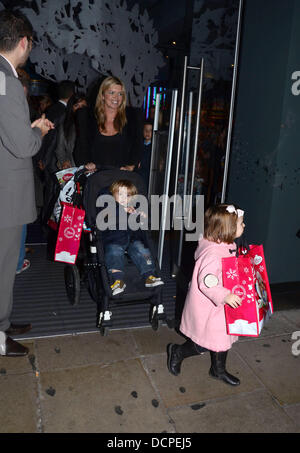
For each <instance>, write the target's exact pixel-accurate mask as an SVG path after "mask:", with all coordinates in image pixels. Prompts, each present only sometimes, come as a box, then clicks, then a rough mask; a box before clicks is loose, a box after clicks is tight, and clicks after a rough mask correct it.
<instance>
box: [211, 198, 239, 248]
mask: <svg viewBox="0 0 300 453" xmlns="http://www.w3.org/2000/svg"><path fill="white" fill-rule="evenodd" d="M228 206H229V205H228V204H218V205H215V206H210V207H209V208H208V209H207V210H206V211H205V214H204V238H205V239H208V240H209V241H213V242H225V243H227V244H232V243H233V241H234V239H235V235H236V228H237V219H238V216H237V214H235V213H234V212H233V213H230V212H228V211H227V209H226V208H227V207H228ZM234 207H235V208H236V209H238V206H237V205H234Z"/></svg>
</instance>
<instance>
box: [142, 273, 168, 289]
mask: <svg viewBox="0 0 300 453" xmlns="http://www.w3.org/2000/svg"><path fill="white" fill-rule="evenodd" d="M159 285H164V282H163V281H162V279H161V278H160V277H154V275H149V277H148V278H147V280H146V281H145V286H146V287H147V288H154V286H159Z"/></svg>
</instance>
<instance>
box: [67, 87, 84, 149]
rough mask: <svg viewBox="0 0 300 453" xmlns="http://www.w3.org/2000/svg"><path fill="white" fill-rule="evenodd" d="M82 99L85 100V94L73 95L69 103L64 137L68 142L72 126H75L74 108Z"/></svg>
mask: <svg viewBox="0 0 300 453" xmlns="http://www.w3.org/2000/svg"><path fill="white" fill-rule="evenodd" d="M81 99H85V96H84V94H80V93H76V94H73V95H72V96H71V97H70V99H69V101H68V104H67V108H66V115H65V119H64V135H65V138H66V140H67V141H68V140H69V139H70V136H71V133H72V126H73V125H75V113H74V112H73V107H74V104H76V103H77V102H78V101H80V100H81Z"/></svg>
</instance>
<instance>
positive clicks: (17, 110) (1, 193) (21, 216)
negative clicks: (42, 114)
mask: <svg viewBox="0 0 300 453" xmlns="http://www.w3.org/2000/svg"><path fill="white" fill-rule="evenodd" d="M0 71H1V81H2V83H3V80H4V82H5V85H4V86H1V90H0V93H1V94H0V228H9V227H14V226H17V225H24V224H27V223H31V222H33V221H34V220H35V219H36V207H35V194H34V178H33V167H32V156H34V155H35V154H36V153H37V152H38V150H39V148H40V146H41V143H42V134H41V131H40V130H39V129H38V128H31V123H30V117H29V108H28V102H27V99H26V97H25V93H24V89H23V87H22V84H21V83H20V81H19V80H18V79H17V78H16V77H15V76H14V73H13V71H12V68H11V67H10V65H9V63H8V62H7V61H6V60H5V59H4V58H3V57H2V56H1V55H0ZM3 74H4V77H3Z"/></svg>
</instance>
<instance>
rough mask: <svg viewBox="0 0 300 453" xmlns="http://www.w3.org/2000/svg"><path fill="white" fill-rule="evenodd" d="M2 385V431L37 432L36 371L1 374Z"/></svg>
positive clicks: (0, 410)
mask: <svg viewBox="0 0 300 453" xmlns="http://www.w3.org/2000/svg"><path fill="white" fill-rule="evenodd" d="M1 360H2V359H1ZM11 360H16V359H11ZM1 366H2V364H1ZM0 387H1V392H0V433H36V432H37V426H38V419H39V416H38V407H39V404H38V390H37V382H36V377H35V375H34V373H28V374H7V375H6V374H1V375H0Z"/></svg>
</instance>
